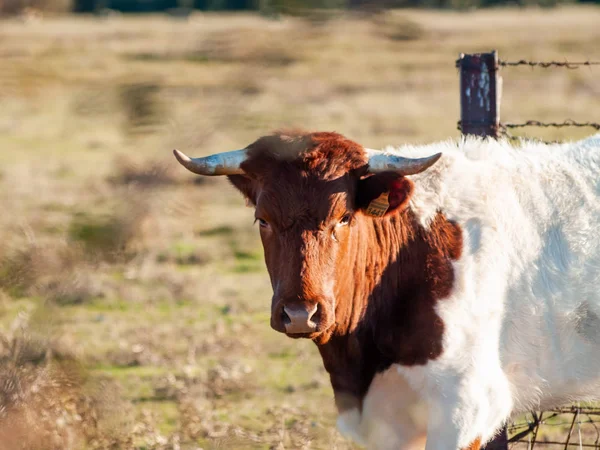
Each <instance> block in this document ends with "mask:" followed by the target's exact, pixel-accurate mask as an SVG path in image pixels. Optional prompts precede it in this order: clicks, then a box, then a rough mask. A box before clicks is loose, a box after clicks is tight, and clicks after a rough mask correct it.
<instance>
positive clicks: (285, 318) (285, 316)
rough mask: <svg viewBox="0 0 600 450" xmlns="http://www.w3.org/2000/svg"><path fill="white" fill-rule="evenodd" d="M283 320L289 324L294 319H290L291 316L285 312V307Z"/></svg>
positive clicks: (282, 313) (282, 314) (282, 315)
mask: <svg viewBox="0 0 600 450" xmlns="http://www.w3.org/2000/svg"><path fill="white" fill-rule="evenodd" d="M281 322H282V323H283V324H284V325H289V324H290V323H292V319H290V316H288V314H287V313H286V312H285V309H283V310H282V311H281Z"/></svg>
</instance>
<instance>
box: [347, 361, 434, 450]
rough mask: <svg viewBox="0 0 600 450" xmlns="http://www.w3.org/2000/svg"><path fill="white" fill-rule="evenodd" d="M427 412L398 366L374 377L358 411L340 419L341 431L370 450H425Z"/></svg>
mask: <svg viewBox="0 0 600 450" xmlns="http://www.w3.org/2000/svg"><path fill="white" fill-rule="evenodd" d="M426 424H427V409H426V405H425V404H424V402H423V401H422V400H421V397H420V395H419V394H418V393H417V392H416V391H415V390H414V389H412V388H411V387H410V386H409V385H408V383H407V381H406V380H405V379H404V377H402V376H401V375H400V374H399V373H398V370H397V368H396V367H391V368H389V369H388V370H387V371H385V372H383V373H378V374H377V375H375V377H374V378H373V381H372V382H371V385H370V386H369V391H368V392H367V395H366V396H365V398H364V400H363V405H362V414H361V413H359V412H358V410H357V409H352V410H350V411H345V412H343V413H342V414H340V416H339V417H338V423H337V425H338V429H339V430H340V432H341V433H342V434H344V435H345V436H346V437H349V438H351V439H353V440H354V441H355V442H357V443H360V444H361V445H364V446H366V447H367V448H368V449H370V450H398V449H402V450H423V448H424V447H425V438H426V434H425V433H426Z"/></svg>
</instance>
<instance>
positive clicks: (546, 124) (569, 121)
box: [500, 119, 600, 130]
mask: <svg viewBox="0 0 600 450" xmlns="http://www.w3.org/2000/svg"><path fill="white" fill-rule="evenodd" d="M500 127H501V128H525V127H543V128H548V127H554V128H563V127H591V128H594V129H596V130H600V123H597V122H576V121H575V120H572V119H567V120H565V121H563V122H542V121H539V120H528V121H527V122H523V123H501V124H500Z"/></svg>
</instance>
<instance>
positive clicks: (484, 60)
mask: <svg viewBox="0 0 600 450" xmlns="http://www.w3.org/2000/svg"><path fill="white" fill-rule="evenodd" d="M457 66H458V68H459V69H460V123H461V130H462V133H463V134H474V135H477V136H492V137H496V138H497V137H499V136H500V95H501V84H502V79H501V78H500V77H499V75H498V53H496V51H495V50H493V51H492V52H491V53H474V54H464V53H461V54H460V56H459V59H458V61H457Z"/></svg>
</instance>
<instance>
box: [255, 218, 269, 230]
mask: <svg viewBox="0 0 600 450" xmlns="http://www.w3.org/2000/svg"><path fill="white" fill-rule="evenodd" d="M256 221H257V222H258V224H259V225H260V226H261V227H262V228H265V227H268V226H269V222H267V221H266V220H265V219H261V218H260V217H257V218H256Z"/></svg>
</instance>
